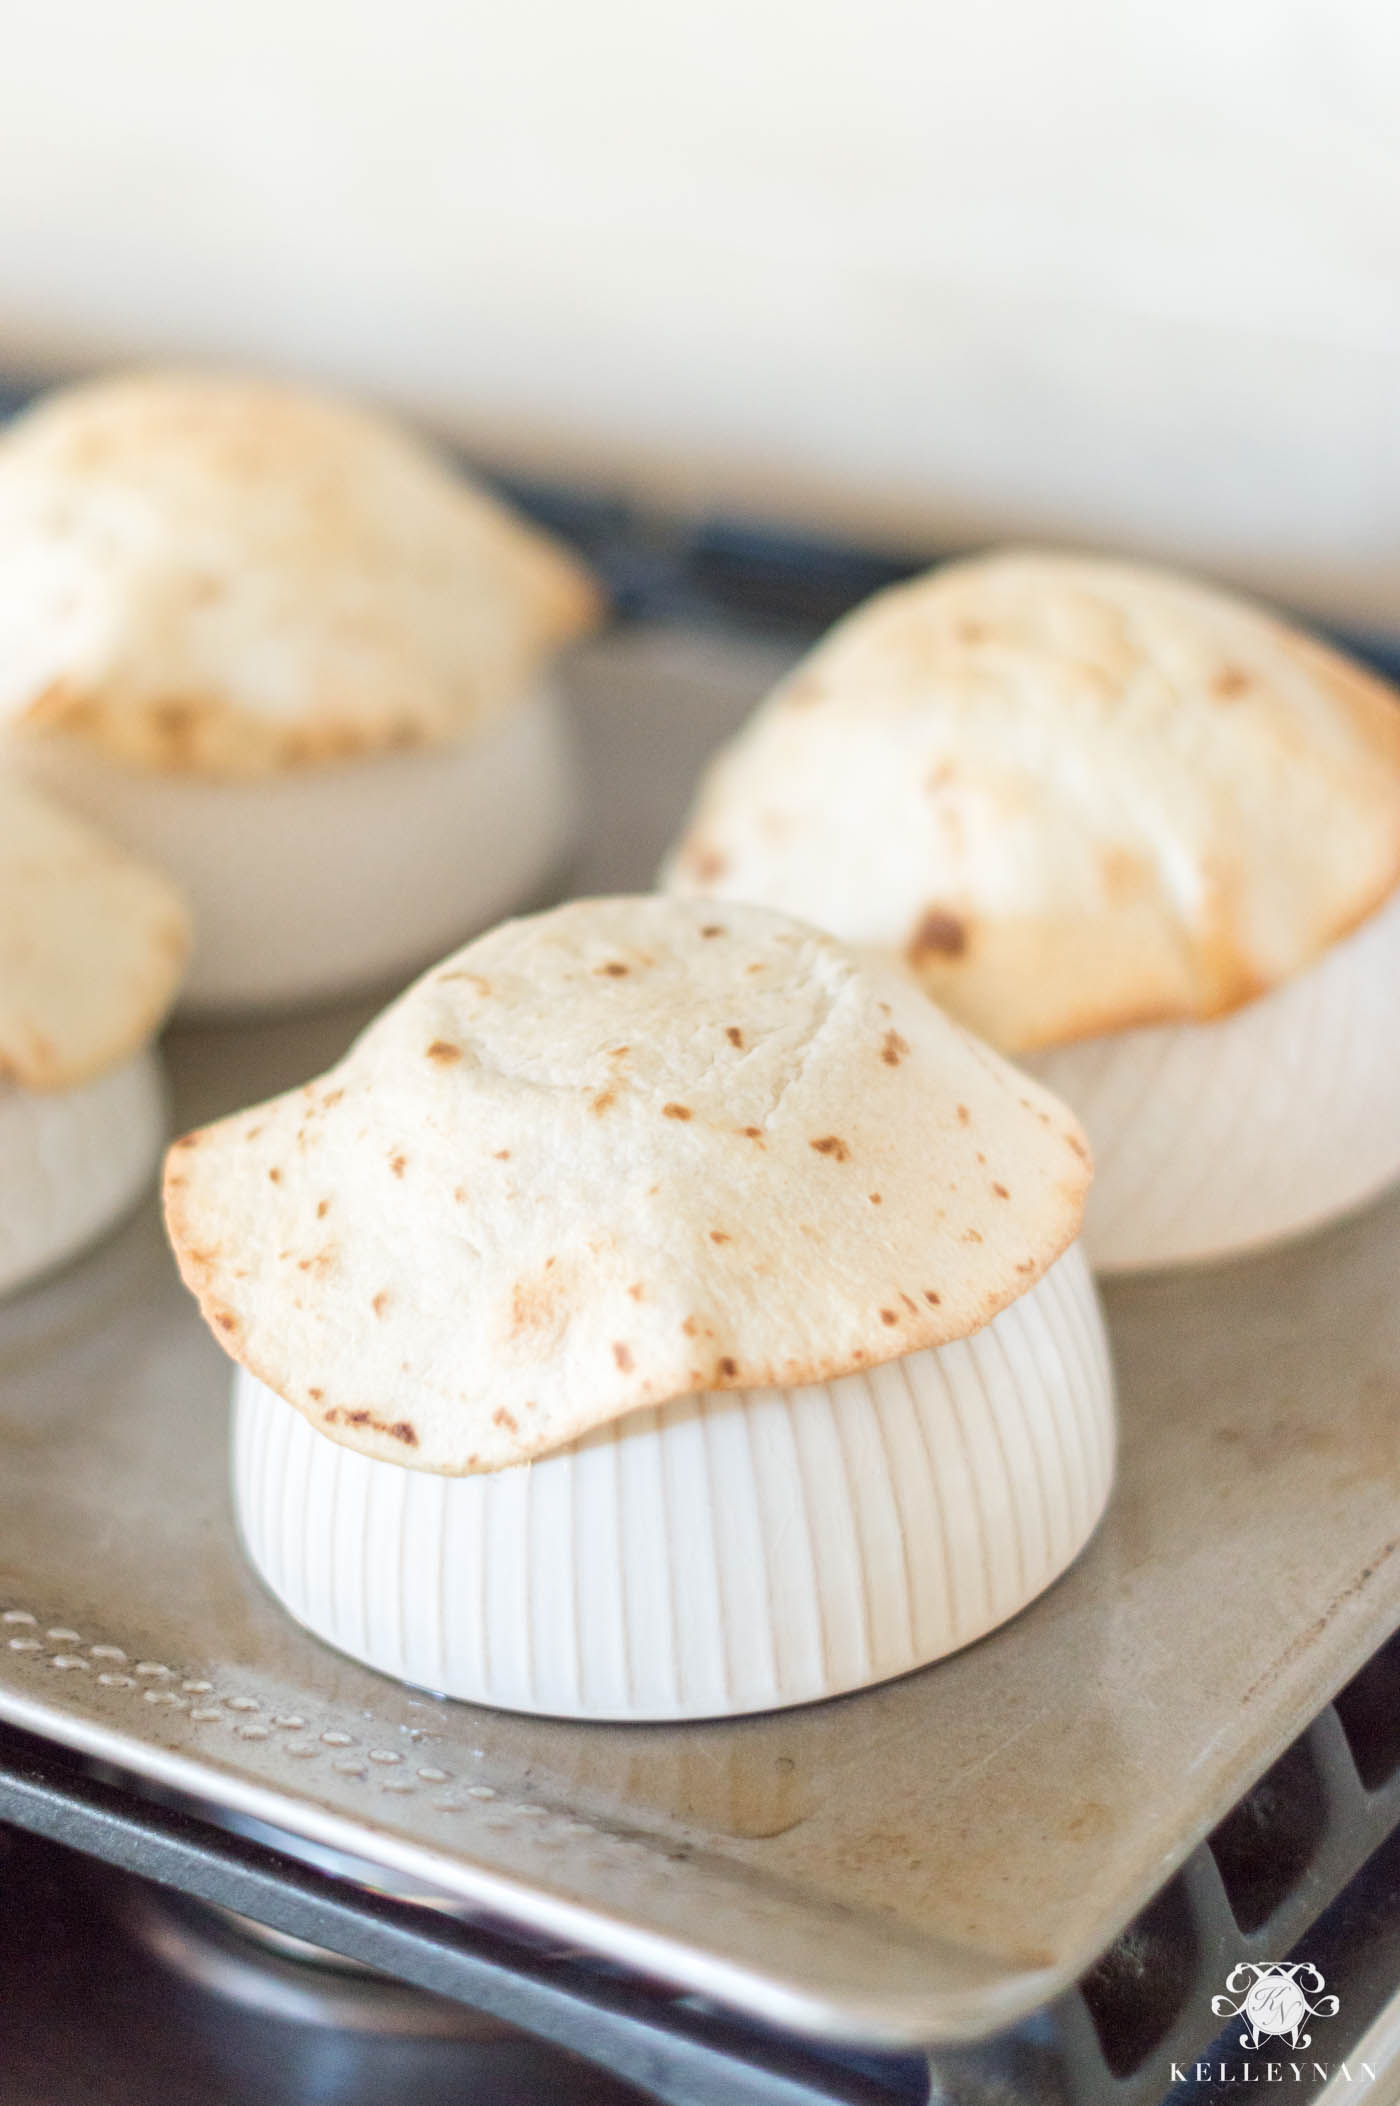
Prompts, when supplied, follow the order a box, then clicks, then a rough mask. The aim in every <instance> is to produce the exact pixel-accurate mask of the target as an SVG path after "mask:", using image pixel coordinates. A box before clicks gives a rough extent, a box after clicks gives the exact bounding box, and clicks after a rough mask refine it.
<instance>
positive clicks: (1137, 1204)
mask: <svg viewBox="0 0 1400 2106" xmlns="http://www.w3.org/2000/svg"><path fill="white" fill-rule="evenodd" d="M1397 1043H1400V893H1397V894H1396V895H1395V896H1394V897H1392V898H1391V899H1390V900H1389V901H1387V903H1386V904H1385V905H1384V906H1383V907H1381V908H1380V909H1379V910H1378V911H1377V912H1376V913H1375V914H1373V915H1371V916H1370V917H1369V919H1367V920H1366V921H1364V922H1363V923H1362V924H1361V926H1360V927H1359V928H1358V929H1356V930H1355V931H1354V932H1353V933H1352V935H1350V936H1349V937H1347V938H1345V939H1344V940H1343V941H1342V942H1341V943H1337V944H1334V945H1333V946H1332V947H1331V948H1330V949H1329V950H1328V951H1326V952H1325V953H1324V955H1323V956H1322V958H1320V959H1319V961H1318V962H1317V964H1316V965H1314V966H1312V967H1310V969H1309V970H1308V971H1307V972H1304V973H1299V974H1298V975H1297V977H1296V978H1294V979H1292V980H1286V981H1285V982H1284V983H1283V985H1282V986H1281V987H1276V988H1275V989H1274V990H1273V991H1272V992H1271V993H1269V994H1266V995H1262V996H1260V998H1259V999H1258V1000H1257V1001H1254V1002H1249V1003H1247V1004H1246V1005H1245V1007H1244V1008H1243V1009H1237V1010H1235V1011H1233V1012H1232V1013H1231V1014H1230V1015H1229V1016H1224V1017H1220V1018H1217V1019H1215V1020H1213V1021H1211V1022H1209V1023H1203V1024H1163V1025H1156V1026H1151V1027H1149V1028H1147V1029H1145V1030H1141V1031H1120V1032H1117V1033H1115V1034H1113V1035H1112V1036H1110V1037H1104V1038H1092V1039H1084V1040H1082V1041H1080V1042H1079V1043H1078V1044H1075V1045H1068V1046H1057V1047H1056V1048H1055V1049H1054V1050H1053V1051H1051V1052H1048V1053H1040V1054H1035V1055H1031V1056H1027V1055H1022V1056H1021V1065H1022V1066H1023V1067H1025V1068H1027V1069H1028V1070H1029V1071H1030V1072H1031V1073H1032V1074H1034V1075H1036V1076H1038V1077H1039V1079H1040V1080H1041V1081H1042V1082H1043V1083H1045V1085H1046V1086H1047V1088H1049V1089H1052V1090H1054V1092H1055V1093H1056V1095H1057V1096H1059V1097H1063V1098H1064V1100H1065V1102H1066V1104H1068V1105H1069V1106H1070V1107H1071V1108H1072V1110H1074V1111H1075V1112H1077V1113H1078V1115H1079V1118H1080V1120H1081V1121H1082V1123H1083V1125H1084V1129H1085V1131H1086V1133H1087V1134H1088V1136H1089V1140H1090V1142H1091V1144H1092V1146H1093V1150H1094V1183H1093V1186H1092V1188H1091V1190H1090V1193H1089V1200H1088V1206H1087V1208H1086V1211H1085V1216H1084V1246H1085V1249H1086V1250H1087V1251H1088V1253H1089V1259H1090V1262H1091V1264H1092V1265H1093V1266H1094V1268H1095V1269H1096V1271H1099V1272H1125V1271H1130V1270H1135V1269H1146V1268H1148V1267H1151V1266H1155V1265H1179V1264H1183V1263H1188V1262H1191V1261H1196V1260H1205V1259H1210V1258H1219V1257H1224V1256H1228V1255H1229V1254H1230V1253H1231V1252H1235V1251H1244V1250H1249V1249H1252V1248H1255V1247H1257V1246H1260V1245H1263V1244H1266V1243H1274V1242H1278V1241H1279V1240H1281V1239H1282V1238H1284V1237H1287V1236H1296V1235H1300V1234H1302V1233H1303V1232H1304V1231H1305V1230H1307V1229H1311V1228H1316V1227H1318V1226H1319V1225H1320V1224H1321V1223H1322V1222H1324V1221H1329V1220H1332V1219H1334V1218H1335V1217H1336V1216H1338V1215H1340V1214H1345V1213H1349V1212H1350V1211H1351V1210H1352V1209H1354V1208H1356V1207H1360V1206H1364V1205H1365V1204H1366V1202H1367V1201H1368V1200H1370V1199H1374V1198H1375V1197H1376V1195H1377V1194H1378V1193H1380V1192H1382V1191H1384V1190H1385V1188H1386V1186H1387V1185H1390V1184H1393V1183H1394V1182H1395V1180H1396V1179H1397V1178H1400V1059H1397V1055H1396V1048H1397Z"/></svg>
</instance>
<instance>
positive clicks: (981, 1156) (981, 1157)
mask: <svg viewBox="0 0 1400 2106" xmlns="http://www.w3.org/2000/svg"><path fill="white" fill-rule="evenodd" d="M977 1160H978V1162H979V1163H981V1164H982V1165H983V1167H984V1168H985V1166H986V1161H987V1158H986V1156H985V1155H984V1154H983V1152H982V1150H981V1149H980V1148H979V1149H978V1151H977Z"/></svg>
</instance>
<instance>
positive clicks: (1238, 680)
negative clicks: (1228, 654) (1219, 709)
mask: <svg viewBox="0 0 1400 2106" xmlns="http://www.w3.org/2000/svg"><path fill="white" fill-rule="evenodd" d="M1253 685H1254V683H1253V681H1252V680H1251V679H1250V676H1249V674H1248V673H1246V672H1245V671H1244V670H1243V669H1242V668H1241V667H1240V666H1237V665H1222V666H1221V668H1220V670H1219V672H1218V673H1217V674H1216V676H1215V678H1214V679H1213V680H1212V681H1211V683H1210V691H1211V693H1212V694H1213V695H1217V696H1218V697H1219V698H1220V700H1221V701H1222V702H1234V701H1237V700H1238V699H1239V697H1240V696H1241V695H1243V694H1247V693H1248V692H1249V689H1250V688H1251V687H1252V686H1253Z"/></svg>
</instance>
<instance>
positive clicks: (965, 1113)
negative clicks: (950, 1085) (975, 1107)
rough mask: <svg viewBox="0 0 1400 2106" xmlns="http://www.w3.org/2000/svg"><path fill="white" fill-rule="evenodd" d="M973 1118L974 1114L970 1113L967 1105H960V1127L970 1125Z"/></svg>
mask: <svg viewBox="0 0 1400 2106" xmlns="http://www.w3.org/2000/svg"><path fill="white" fill-rule="evenodd" d="M971 1117H972V1113H971V1112H970V1111H969V1110H968V1108H967V1106H966V1105H965V1104H960V1105H959V1106H958V1124H959V1126H966V1125H967V1124H968V1122H969V1120H970V1119H971Z"/></svg>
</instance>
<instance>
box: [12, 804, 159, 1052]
mask: <svg viewBox="0 0 1400 2106" xmlns="http://www.w3.org/2000/svg"><path fill="white" fill-rule="evenodd" d="M189 943H190V930H189V921H188V917H187V916H186V913H185V910H184V907H183V906H182V905H181V903H180V900H179V897H178V895H177V894H176V892H175V891H174V888H173V887H172V886H171V885H169V884H168V883H167V881H166V880H165V879H164V878H163V877H162V876H160V875H159V873H158V872H156V871H154V870H152V869H150V868H148V866H147V865H146V864H144V863H141V862H138V861H137V859H136V858H135V857H134V856H130V855H127V854H126V852H125V851H124V850H122V849H118V848H114V847H113V846H112V845H111V843H110V842H108V841H106V840H105V839H104V838H103V837H102V836H101V835H100V834H98V833H96V832H95V831H94V830H93V828H92V827H90V826H88V825H87V824H86V823H85V822H84V821H82V820H79V819H74V818H72V817H70V815H69V814H68V813H67V812H64V811H61V810H60V809H59V808H58V806H57V805H54V804H50V803H49V801H48V799H47V798H44V797H40V796H38V795H36V793H35V792H34V791H33V790H31V789H29V788H28V787H27V786H26V785H24V784H21V783H19V782H16V781H14V780H13V779H12V778H11V777H9V776H6V775H4V774H3V773H0V1086H3V1084H5V1083H10V1084H17V1085H18V1086H19V1087H20V1088H21V1089H25V1090H67V1089H73V1088H75V1087H77V1085H78V1084H80V1083H85V1082H91V1081H94V1080H95V1079H96V1078H97V1077H98V1076H99V1075H103V1074H105V1073H106V1072H107V1071H108V1069H110V1068H114V1067H116V1066H117V1065H118V1063H119V1062H122V1061H125V1060H127V1059H128V1058H129V1057H130V1056H131V1055H132V1054H134V1053H135V1052H137V1051H138V1050H139V1048H140V1047H141V1046H143V1045H144V1044H145V1042H146V1040H147V1039H149V1038H150V1037H151V1036H152V1035H153V1033H154V1032H155V1031H156V1029H157V1027H158V1026H159V1024H160V1022H161V1019H162V1018H163V1017H164V1015H165V1012H166V1010H167V1009H168V1008H169V1006H170V1004H171V1002H172V1001H173V1000H174V997H175V991H176V989H177V987H178V986H179V982H180V975H181V972H182V970H183V968H184V963H185V959H186V957H187V956H188V953H189Z"/></svg>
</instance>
